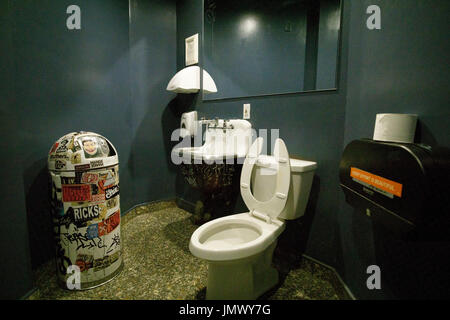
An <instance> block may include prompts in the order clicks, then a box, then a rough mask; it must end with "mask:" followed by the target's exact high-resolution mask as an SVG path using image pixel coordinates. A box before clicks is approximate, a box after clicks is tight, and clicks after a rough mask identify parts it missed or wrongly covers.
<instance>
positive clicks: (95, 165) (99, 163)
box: [91, 160, 103, 168]
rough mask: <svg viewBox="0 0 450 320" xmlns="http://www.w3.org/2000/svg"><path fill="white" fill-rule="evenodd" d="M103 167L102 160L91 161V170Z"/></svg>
mask: <svg viewBox="0 0 450 320" xmlns="http://www.w3.org/2000/svg"><path fill="white" fill-rule="evenodd" d="M99 167H103V160H95V161H91V168H99Z"/></svg>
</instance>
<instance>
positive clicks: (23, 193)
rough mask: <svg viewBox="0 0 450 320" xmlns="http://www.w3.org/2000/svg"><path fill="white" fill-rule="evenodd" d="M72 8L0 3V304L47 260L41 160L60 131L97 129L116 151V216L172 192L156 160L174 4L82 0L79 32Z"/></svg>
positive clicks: (170, 68) (18, 292)
mask: <svg viewBox="0 0 450 320" xmlns="http://www.w3.org/2000/svg"><path fill="white" fill-rule="evenodd" d="M71 4H73V3H72V2H70V1H2V2H1V9H0V13H1V18H2V19H1V28H0V29H1V40H2V41H1V43H2V50H1V54H0V57H1V61H2V64H1V66H2V70H1V71H2V72H0V73H1V83H2V85H1V87H0V88H1V93H2V99H1V101H0V106H1V109H0V110H1V129H0V130H1V133H2V136H3V139H2V142H1V147H2V157H1V165H2V166H1V167H2V175H3V177H2V178H3V179H2V181H3V182H2V184H1V200H2V203H4V210H3V213H2V215H1V222H0V225H1V230H0V231H1V237H2V238H1V243H2V256H4V257H5V259H4V262H3V263H2V264H1V267H0V268H1V269H0V272H1V276H0V279H1V280H0V281H1V285H0V287H1V292H0V296H1V297H2V298H18V297H21V296H23V295H24V294H26V292H27V291H28V290H30V289H31V288H32V280H31V268H32V267H33V268H35V267H37V266H39V265H40V264H41V263H43V262H45V261H47V260H49V259H51V258H52V257H53V247H52V246H53V243H52V235H51V221H50V216H49V212H48V201H47V199H48V197H47V168H46V161H47V154H48V151H49V149H50V147H51V146H52V144H53V142H54V141H55V140H57V139H58V138H59V137H61V136H62V135H64V134H66V133H68V132H71V131H78V130H85V131H94V132H97V133H100V134H102V135H104V136H106V137H107V138H109V140H110V141H111V142H112V143H113V144H114V145H115V147H116V148H117V150H118V153H119V161H120V185H121V210H122V213H124V212H125V211H126V210H128V209H130V207H132V206H133V205H135V204H138V203H141V202H145V201H151V200H157V199H162V198H169V197H173V194H174V191H173V190H174V187H173V184H169V183H165V184H163V183H162V182H165V181H167V180H168V179H171V173H170V171H169V170H167V167H168V161H166V160H165V159H164V158H161V157H160V155H161V154H164V153H165V149H166V148H165V145H164V140H165V138H164V137H165V132H164V128H163V127H164V119H163V114H164V110H165V109H166V107H167V105H168V103H169V102H170V100H171V96H170V95H169V94H165V90H164V89H165V85H166V84H167V82H168V80H169V79H170V77H171V75H172V74H173V73H174V71H175V69H176V61H175V59H176V54H175V45H176V43H175V37H176V33H175V32H176V30H175V28H176V21H175V12H176V8H175V1H150V2H148V1H138V0H134V1H131V2H130V4H131V7H129V2H128V1H126V0H114V1H107V2H105V1H87V0H80V1H77V2H76V4H77V5H78V6H79V7H80V8H81V30H68V29H67V28H66V19H67V17H68V16H69V15H68V14H66V8H67V7H68V6H69V5H71ZM3 97H5V98H3ZM152 183H155V185H157V187H156V188H155V187H154V186H153V185H152Z"/></svg>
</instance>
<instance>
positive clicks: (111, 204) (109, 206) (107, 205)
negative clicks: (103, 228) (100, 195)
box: [106, 198, 117, 209]
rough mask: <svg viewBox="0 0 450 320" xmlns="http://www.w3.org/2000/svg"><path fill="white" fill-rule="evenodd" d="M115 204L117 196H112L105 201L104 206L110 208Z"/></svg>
mask: <svg viewBox="0 0 450 320" xmlns="http://www.w3.org/2000/svg"><path fill="white" fill-rule="evenodd" d="M116 206H117V198H112V199H109V200H108V201H106V207H107V208H108V209H112V208H114V207H116Z"/></svg>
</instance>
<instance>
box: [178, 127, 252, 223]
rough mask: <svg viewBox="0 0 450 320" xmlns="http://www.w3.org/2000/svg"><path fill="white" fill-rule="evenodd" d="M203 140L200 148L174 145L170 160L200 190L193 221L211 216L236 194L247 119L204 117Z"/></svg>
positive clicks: (249, 138) (249, 133) (246, 143)
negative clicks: (208, 118) (200, 196)
mask: <svg viewBox="0 0 450 320" xmlns="http://www.w3.org/2000/svg"><path fill="white" fill-rule="evenodd" d="M207 121H208V125H207V128H206V130H205V143H204V144H203V145H202V146H199V147H179V148H177V147H175V148H174V149H173V150H172V159H173V160H175V159H176V161H174V162H175V163H179V165H180V167H181V173H182V174H183V176H184V178H185V180H186V181H187V182H188V183H189V185H190V186H192V187H193V188H195V189H197V190H199V191H200V193H201V194H202V200H201V201H200V202H197V204H196V210H195V214H194V216H193V220H194V221H193V222H194V223H197V224H199V223H202V222H206V221H208V220H210V219H211V218H214V216H215V211H217V210H216V209H217V207H219V206H223V205H228V204H229V203H230V201H231V200H232V198H233V197H234V196H236V190H234V189H237V190H238V188H233V186H236V185H237V186H238V185H239V178H240V174H241V169H242V164H243V163H244V160H245V157H246V155H247V152H248V149H249V148H250V145H251V143H252V127H251V124H250V122H248V121H246V120H242V119H232V120H228V121H225V120H223V119H217V120H214V121H211V120H207Z"/></svg>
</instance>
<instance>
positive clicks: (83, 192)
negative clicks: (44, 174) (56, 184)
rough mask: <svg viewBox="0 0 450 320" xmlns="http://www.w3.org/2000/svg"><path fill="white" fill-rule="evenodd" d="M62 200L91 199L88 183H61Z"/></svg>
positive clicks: (78, 200) (79, 200) (80, 200)
mask: <svg viewBox="0 0 450 320" xmlns="http://www.w3.org/2000/svg"><path fill="white" fill-rule="evenodd" d="M62 196H63V202H83V201H92V197H91V186H90V185H89V184H72V185H62Z"/></svg>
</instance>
